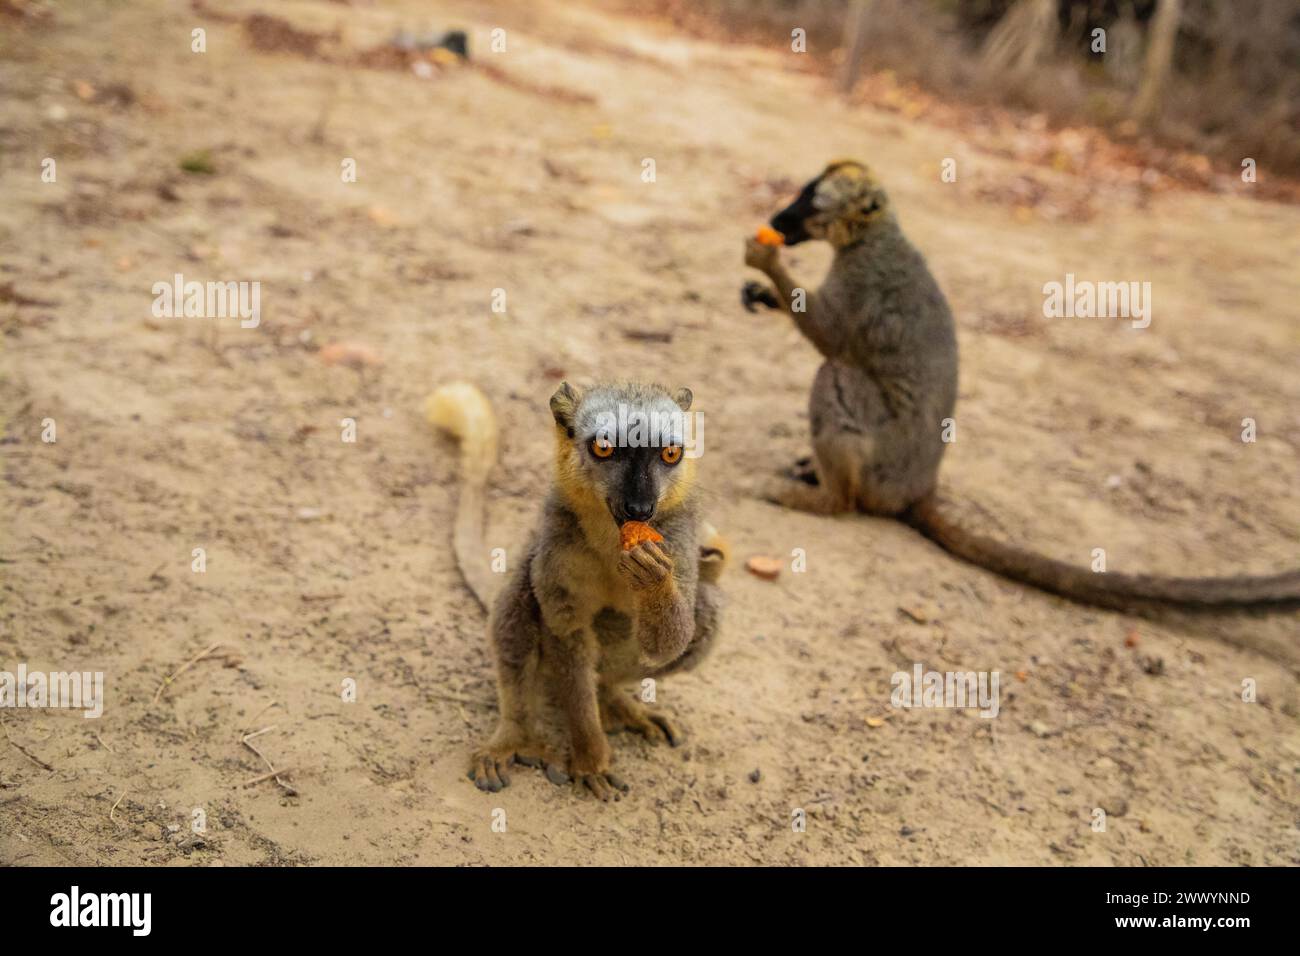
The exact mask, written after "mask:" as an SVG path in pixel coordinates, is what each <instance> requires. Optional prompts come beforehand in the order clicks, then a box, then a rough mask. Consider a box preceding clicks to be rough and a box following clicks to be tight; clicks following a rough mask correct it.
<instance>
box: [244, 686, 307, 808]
mask: <svg viewBox="0 0 1300 956" xmlns="http://www.w3.org/2000/svg"><path fill="white" fill-rule="evenodd" d="M262 709H263V710H265V709H266V708H265V707H263V708H262ZM270 730H275V724H271V725H270V726H269V727H263V728H262V729H261V730H258V731H255V732H254V733H251V734H244V736H243V737H241V738H240V739H239V742H240V743H241V744H243V745H244V746H245V747H247V748H248V749H249V750H251V751H253V753H255V754H257V756H258V757H260V758H261V760H262V763H264V764H266V766H267V767H268V768H269V769H270V771H271V772H270V773H265V774H262V776H260V777H258V778H257V779H256V780H249V781H248V782H247V783H245V784H244V786H245V787H249V786H252V785H253V784H255V783H261V782H262V781H263V780H270V779H272V778H274V779H275V782H276V783H278V784H279V785H280V786H281V787H283V788H284V790H285V792H286V793H287V794H289V795H290V796H297V795H298V791H297V790H295V789H294V788H293V787H291V786H290V785H289V784H287V783H285V782H284V781H283V780H281V779H280V774H282V773H288V772H289V771H287V770H276V769H275V764H273V763H271V761H270V760H268V759H267V756H266V754H264V753H262V751H260V750H258V749H257V748H256V747H254V746H253V745H252V743H250V741H251V740H252V739H253V738H254V737H260V736H262V734H264V733H266V732H267V731H270Z"/></svg>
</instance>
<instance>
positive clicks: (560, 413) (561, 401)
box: [551, 382, 582, 438]
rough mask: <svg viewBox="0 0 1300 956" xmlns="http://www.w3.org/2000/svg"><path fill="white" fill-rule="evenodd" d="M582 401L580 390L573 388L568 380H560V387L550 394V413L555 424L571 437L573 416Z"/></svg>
mask: <svg viewBox="0 0 1300 956" xmlns="http://www.w3.org/2000/svg"><path fill="white" fill-rule="evenodd" d="M580 401H582V390H581V389H577V388H574V387H573V386H572V385H570V384H569V383H568V382H561V383H560V387H559V388H557V389H556V390H555V394H554V395H552V396H551V414H552V415H554V416H555V424H557V425H559V426H560V427H561V428H563V429H564V430H565V431H567V432H568V433H569V437H570V438H572V437H573V418H574V416H575V415H576V414H577V412H578V403H579V402H580Z"/></svg>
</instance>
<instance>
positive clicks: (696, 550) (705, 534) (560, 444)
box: [427, 382, 726, 800]
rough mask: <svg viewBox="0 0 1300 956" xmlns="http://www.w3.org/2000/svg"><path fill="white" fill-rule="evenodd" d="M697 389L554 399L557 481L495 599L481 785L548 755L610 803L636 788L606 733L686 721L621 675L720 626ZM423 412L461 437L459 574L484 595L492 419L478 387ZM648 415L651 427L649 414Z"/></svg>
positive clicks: (668, 662)
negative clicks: (554, 715) (697, 441)
mask: <svg viewBox="0 0 1300 956" xmlns="http://www.w3.org/2000/svg"><path fill="white" fill-rule="evenodd" d="M691 401H692V396H691V392H690V390H689V389H685V388H683V389H678V390H677V391H676V392H669V391H668V390H667V389H665V388H663V387H661V386H658V385H639V384H623V385H602V386H596V387H593V388H590V389H586V390H580V389H577V388H575V387H573V386H572V385H569V384H568V383H567V382H566V383H564V384H562V385H561V386H560V387H559V389H558V390H557V391H556V392H555V394H554V395H552V396H551V414H552V416H553V417H554V419H555V477H554V482H553V484H552V486H551V489H550V491H549V492H548V493H547V495H546V498H545V502H544V504H543V506H542V514H541V519H540V522H539V524H538V526H537V527H536V529H535V530H534V531H533V533H532V536H531V538H530V540H529V542H528V544H527V546H526V547H525V548H524V550H523V551H522V552H521V553H520V554H519V556H518V557H517V558H515V559H514V560H513V561H512V562H511V563H512V564H513V568H512V569H511V571H510V572H509V576H508V577H507V579H506V582H505V586H504V587H503V588H502V590H501V592H500V593H499V594H498V595H497V596H496V597H495V599H493V600H491V601H490V611H489V617H488V636H489V640H490V642H491V645H492V650H493V653H494V656H495V658H496V667H497V695H498V701H499V704H500V711H501V713H500V720H499V723H498V724H497V728H496V731H495V732H494V733H493V734H492V736H491V738H490V739H489V740H488V741H487V742H486V743H485V744H484V745H483V746H482V747H481V748H480V749H479V750H478V751H476V752H475V753H474V755H473V758H472V760H471V765H470V769H469V776H470V779H472V780H473V781H474V783H475V785H476V786H478V787H479V789H481V790H490V791H494V792H495V791H498V790H500V789H501V788H502V787H504V786H507V785H508V784H509V782H510V778H509V776H508V773H507V768H508V766H509V765H510V764H511V763H512V762H514V763H521V764H525V765H529V766H540V767H543V768H544V769H545V772H546V776H547V777H548V779H550V780H551V781H552V782H553V783H565V782H567V781H568V780H570V779H572V780H574V781H576V782H578V783H580V784H581V785H584V786H585V787H587V789H589V790H590V791H591V792H592V793H594V794H595V795H596V796H597V797H599V798H600V799H602V800H610V799H613V800H618V799H621V797H622V794H623V793H625V792H626V791H627V785H626V784H625V783H623V782H622V781H621V780H620V779H619V778H618V777H616V776H615V775H614V774H613V773H611V771H610V747H609V742H608V740H606V737H605V734H606V732H607V731H614V730H620V729H626V730H633V731H636V732H639V733H641V734H644V735H645V736H646V737H647V738H648V739H649V740H651V741H652V742H659V741H666V742H667V743H669V744H671V745H673V746H676V745H677V744H678V743H679V742H680V740H681V732H680V731H679V730H678V729H677V727H676V726H675V725H674V724H673V722H672V721H670V720H669V719H668V718H667V717H666V716H665V715H663V714H662V713H660V712H658V711H656V710H652V709H650V708H647V707H645V706H644V705H643V704H642V703H641V702H640V701H638V700H634V699H633V698H632V697H630V696H629V695H628V694H627V692H626V690H625V689H624V685H626V684H627V683H629V682H631V681H636V680H641V679H643V678H646V677H659V676H661V675H663V674H668V673H671V672H672V671H675V670H679V669H690V668H692V667H694V666H695V665H696V664H697V663H699V661H700V660H701V658H702V657H703V656H704V655H705V653H706V652H707V651H708V649H709V647H710V645H711V644H712V642H713V640H714V638H715V637H716V636H717V630H718V618H719V611H720V609H721V603H722V602H721V591H720V590H719V588H718V585H717V581H718V577H719V575H720V574H721V572H722V568H723V565H724V563H725V559H726V553H725V545H724V543H723V542H722V540H721V539H720V538H718V536H717V534H716V532H715V531H713V529H712V528H710V527H709V526H707V525H705V524H703V523H702V519H701V515H700V505H699V493H698V490H697V488H696V485H695V468H696V461H695V459H694V458H693V457H690V456H688V455H686V454H685V450H684V448H685V439H686V435H685V434H684V431H685V425H686V421H685V413H686V412H687V411H688V410H689V409H690V407H691ZM427 411H428V416H429V418H430V420H431V421H433V422H434V424H436V425H439V426H440V427H442V428H445V429H446V430H448V431H450V432H452V433H453V434H455V435H456V436H457V437H458V438H459V439H460V441H461V445H462V460H463V465H462V488H461V496H460V502H459V504H458V514H457V523H456V533H455V549H456V554H457V560H458V562H459V564H460V566H461V571H462V573H463V574H464V575H465V578H466V581H467V582H469V584H470V587H471V589H472V590H473V591H474V593H475V595H476V596H477V597H478V598H479V601H480V602H481V603H482V604H483V605H484V606H485V607H487V606H488V605H489V598H488V594H487V592H488V590H489V588H488V579H489V576H488V573H487V556H486V554H485V552H484V549H483V546H482V536H483V507H482V502H483V498H482V488H483V484H484V482H485V481H486V478H487V474H488V472H489V470H490V469H491V466H492V463H493V462H494V461H495V457H496V426H495V419H494V418H493V417H492V413H491V408H490V407H489V406H488V404H487V400H486V399H485V398H484V397H483V396H482V393H480V392H479V391H478V390H477V389H475V388H474V387H473V386H468V385H464V384H456V385H450V386H444V387H443V388H441V389H439V390H438V391H437V392H436V393H434V395H433V396H432V397H431V398H430V402H429V406H428V409H427ZM652 423H653V426H652ZM547 698H549V699H550V701H551V702H553V703H554V704H556V705H557V706H558V708H559V710H560V712H561V714H562V716H563V723H564V728H565V731H566V733H567V737H568V746H567V753H564V752H560V751H557V750H555V749H553V748H552V747H550V746H549V745H548V743H547V742H546V740H545V739H544V738H545V735H544V733H543V729H542V721H541V719H540V717H541V708H542V706H543V704H545V703H546V702H547Z"/></svg>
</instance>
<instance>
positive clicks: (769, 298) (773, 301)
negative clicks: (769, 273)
mask: <svg viewBox="0 0 1300 956" xmlns="http://www.w3.org/2000/svg"><path fill="white" fill-rule="evenodd" d="M740 304H741V305H743V306H744V307H745V310H746V311H747V312H757V311H758V310H757V309H756V308H754V306H756V305H765V306H767V307H768V308H769V309H779V308H781V302H780V300H779V299H777V297H776V293H775V292H773V291H772V290H771V289H769V288H768V287H767V286H765V285H763V283H761V282H755V281H754V280H753V279H751V280H750V281H748V282H746V283H745V284H744V285H743V286H741V287H740Z"/></svg>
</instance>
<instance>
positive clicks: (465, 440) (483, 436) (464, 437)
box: [424, 382, 497, 610]
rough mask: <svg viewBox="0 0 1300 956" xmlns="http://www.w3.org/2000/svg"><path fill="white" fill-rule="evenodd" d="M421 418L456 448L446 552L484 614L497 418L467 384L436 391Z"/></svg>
mask: <svg viewBox="0 0 1300 956" xmlns="http://www.w3.org/2000/svg"><path fill="white" fill-rule="evenodd" d="M424 417H425V418H427V419H428V420H429V424H431V425H433V426H435V427H437V428H441V429H442V430H443V431H446V432H448V433H449V434H451V435H452V436H453V437H455V438H456V439H457V440H458V441H459V442H460V498H459V500H458V501H457V503H456V527H455V530H454V531H453V532H452V549H453V550H454V551H455V552H456V564H457V565H458V566H459V567H460V573H461V576H462V577H464V579H465V583H466V584H468V585H469V589H470V590H471V591H473V592H474V597H476V598H478V602H479V604H481V605H482V606H483V608H484V609H485V610H486V609H487V606H488V601H489V599H490V598H491V594H490V592H491V590H492V589H491V587H490V581H491V578H490V576H489V572H488V564H487V560H486V555H485V554H484V552H483V524H484V511H485V508H486V496H485V492H484V489H485V487H486V485H487V480H488V475H489V474H490V473H491V471H492V468H493V466H495V465H496V462H497V418H496V415H494V414H493V412H492V406H491V404H490V403H489V402H488V400H487V396H486V395H484V394H483V393H482V392H480V391H479V390H478V388H477V387H475V386H474V385H471V384H470V383H469V382H452V383H450V384H447V385H443V386H441V387H440V388H438V389H437V390H436V391H435V392H434V393H433V394H432V395H430V396H429V397H428V398H427V399H426V400H425V403H424Z"/></svg>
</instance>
